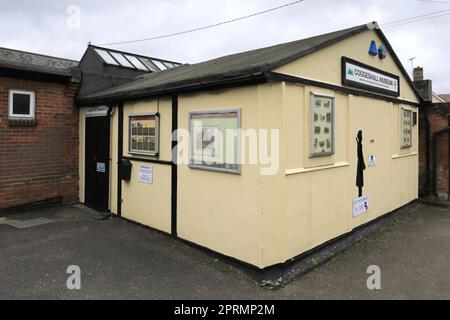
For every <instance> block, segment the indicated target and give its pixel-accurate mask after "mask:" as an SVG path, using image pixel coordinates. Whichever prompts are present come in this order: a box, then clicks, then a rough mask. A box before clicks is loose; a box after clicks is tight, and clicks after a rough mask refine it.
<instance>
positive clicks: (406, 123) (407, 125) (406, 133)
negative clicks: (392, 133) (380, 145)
mask: <svg viewBox="0 0 450 320" xmlns="http://www.w3.org/2000/svg"><path fill="white" fill-rule="evenodd" d="M412 126H413V111H412V110H410V109H406V108H401V110H400V130H401V137H400V139H401V141H400V142H401V143H400V146H401V148H402V149H408V148H411V147H412Z"/></svg>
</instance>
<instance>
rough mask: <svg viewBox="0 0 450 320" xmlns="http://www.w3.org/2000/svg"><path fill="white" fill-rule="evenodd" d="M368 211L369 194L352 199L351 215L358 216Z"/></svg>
mask: <svg viewBox="0 0 450 320" xmlns="http://www.w3.org/2000/svg"><path fill="white" fill-rule="evenodd" d="M367 211H369V196H363V197H361V198H356V199H354V200H353V217H359V216H361V215H363V214H365V213H367Z"/></svg>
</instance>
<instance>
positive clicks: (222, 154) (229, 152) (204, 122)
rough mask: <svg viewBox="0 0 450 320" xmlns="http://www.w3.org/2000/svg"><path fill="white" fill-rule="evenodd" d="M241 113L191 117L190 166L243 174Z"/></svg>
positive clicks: (196, 113)
mask: <svg viewBox="0 0 450 320" xmlns="http://www.w3.org/2000/svg"><path fill="white" fill-rule="evenodd" d="M239 129H240V110H218V111H202V112H200V111H199V112H190V113H189V130H190V136H191V141H190V157H189V166H190V167H191V168H195V169H204V170H213V171H222V172H227V173H235V174H239V173H240V164H239V159H240V150H239V148H240V132H239Z"/></svg>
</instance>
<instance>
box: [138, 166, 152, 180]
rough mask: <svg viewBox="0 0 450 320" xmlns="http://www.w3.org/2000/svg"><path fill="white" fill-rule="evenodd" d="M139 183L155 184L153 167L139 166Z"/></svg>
mask: <svg viewBox="0 0 450 320" xmlns="http://www.w3.org/2000/svg"><path fill="white" fill-rule="evenodd" d="M139 182H142V183H146V184H153V167H152V166H147V165H140V166H139Z"/></svg>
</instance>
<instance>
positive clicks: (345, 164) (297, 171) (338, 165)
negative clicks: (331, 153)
mask: <svg viewBox="0 0 450 320" xmlns="http://www.w3.org/2000/svg"><path fill="white" fill-rule="evenodd" d="M348 166H350V163H348V162H347V161H342V162H336V163H335V164H331V165H325V166H320V167H314V168H299V169H289V170H286V175H287V176H290V175H294V174H300V173H307V172H314V171H320V170H328V169H335V168H341V167H348Z"/></svg>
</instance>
